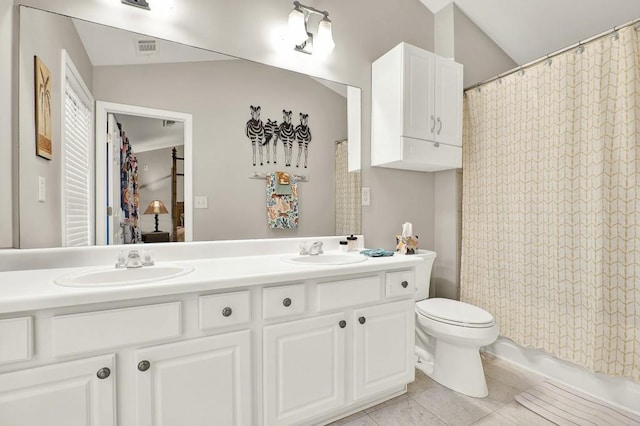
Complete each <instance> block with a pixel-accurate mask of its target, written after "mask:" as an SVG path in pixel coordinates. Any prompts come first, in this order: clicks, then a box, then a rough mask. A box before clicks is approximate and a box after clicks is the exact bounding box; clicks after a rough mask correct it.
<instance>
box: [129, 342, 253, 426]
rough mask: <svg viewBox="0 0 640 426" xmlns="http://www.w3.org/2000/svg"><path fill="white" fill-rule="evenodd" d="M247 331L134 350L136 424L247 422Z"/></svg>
mask: <svg viewBox="0 0 640 426" xmlns="http://www.w3.org/2000/svg"><path fill="white" fill-rule="evenodd" d="M250 339H251V333H250V331H249V330H245V331H240V332H236V333H227V334H222V335H219V336H211V337H203V338H199V339H194V340H187V341H184V342H178V343H172V344H166V345H160V346H154V347H151V348H145V349H141V350H138V351H136V353H135V357H134V358H135V363H136V365H137V371H136V393H137V407H136V409H137V418H138V423H137V424H138V425H139V426H147V425H148V426H152V425H181V424H183V425H207V424H212V420H213V419H215V423H216V424H220V425H229V426H231V425H233V426H250V425H251V424H252V422H251V412H252V408H251V407H252V405H251V340H250Z"/></svg>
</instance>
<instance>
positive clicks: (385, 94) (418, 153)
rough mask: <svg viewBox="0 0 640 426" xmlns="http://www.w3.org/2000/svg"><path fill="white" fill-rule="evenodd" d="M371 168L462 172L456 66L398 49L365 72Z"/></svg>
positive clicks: (401, 46) (459, 78) (459, 68)
mask: <svg viewBox="0 0 640 426" xmlns="http://www.w3.org/2000/svg"><path fill="white" fill-rule="evenodd" d="M371 73H372V75H371V78H372V81H371V84H372V104H371V164H372V165H373V166H380V167H391V168H398V169H407V170H420V171H438V170H447V169H455V168H460V167H462V148H461V147H462V95H463V69H462V65H461V64H458V63H456V62H455V61H453V60H451V59H445V58H442V57H440V56H437V55H435V54H433V53H431V52H428V51H426V50H423V49H420V48H418V47H415V46H412V45H410V44H407V43H400V44H399V45H398V46H396V47H395V48H393V49H392V50H390V51H389V52H387V53H386V54H385V55H383V56H382V57H380V58H379V59H377V60H376V61H375V62H374V63H373V64H372V67H371Z"/></svg>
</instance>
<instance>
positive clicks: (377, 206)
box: [0, 0, 433, 248]
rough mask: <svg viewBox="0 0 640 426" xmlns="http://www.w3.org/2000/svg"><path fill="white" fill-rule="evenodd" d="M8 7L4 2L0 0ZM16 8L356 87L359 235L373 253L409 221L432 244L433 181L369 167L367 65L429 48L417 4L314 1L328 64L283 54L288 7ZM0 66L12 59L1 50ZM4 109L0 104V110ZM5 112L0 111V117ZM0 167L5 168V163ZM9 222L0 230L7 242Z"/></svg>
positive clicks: (267, 0) (38, 0)
mask: <svg viewBox="0 0 640 426" xmlns="http://www.w3.org/2000/svg"><path fill="white" fill-rule="evenodd" d="M0 1H6V0H0ZM22 3H24V4H28V5H32V6H34V7H39V8H43V9H46V10H51V11H55V12H59V13H63V14H67V15H71V16H77V17H81V18H84V19H88V20H91V21H95V22H100V23H104V24H108V25H112V26H114V27H119V28H124V29H132V30H136V31H138V32H141V33H146V34H151V35H153V36H156V37H162V38H168V39H172V40H176V41H180V42H183V43H186V44H190V45H195V46H199V47H203V48H208V49H212V50H217V51H221V52H223V53H227V54H230V55H235V56H239V57H244V58H248V59H251V60H254V61H258V62H263V63H267V64H271V65H275V66H280V67H283V68H288V69H292V70H296V71H301V72H305V73H308V74H311V75H314V76H317V77H323V78H327V79H329V80H335V81H340V82H343V83H347V84H351V85H353V86H357V87H360V88H362V142H363V149H362V160H363V165H364V169H363V172H362V181H363V186H368V187H370V188H371V206H370V207H364V208H363V233H364V234H366V237H367V243H368V245H370V246H372V247H376V246H381V247H393V245H394V243H395V241H394V235H395V234H396V233H398V232H399V231H400V225H401V224H402V223H403V222H405V221H407V220H410V221H412V222H413V223H414V229H415V232H416V233H417V234H418V235H419V236H420V241H421V243H422V246H423V247H427V248H429V247H432V245H433V176H432V175H431V174H427V173H419V172H405V171H398V170H387V169H372V168H370V167H368V166H367V165H368V164H370V150H369V144H370V128H371V120H370V117H371V62H372V61H373V60H375V59H376V58H378V57H380V56H381V55H382V54H383V53H385V52H386V51H388V50H389V49H391V48H392V47H393V46H395V45H396V44H398V43H399V42H400V41H407V42H409V43H411V44H414V45H417V46H419V47H422V48H425V49H428V50H433V15H432V14H431V12H429V11H428V10H427V9H426V8H425V7H424V6H423V5H422V4H421V3H420V2H419V1H417V0H397V1H393V2H389V1H386V0H375V1H371V0H351V1H348V2H339V3H336V2H333V1H329V0H322V1H317V2H315V4H314V7H317V8H319V9H326V10H328V11H329V13H330V17H331V19H332V21H333V29H334V40H335V42H336V48H335V50H334V52H333V53H332V54H331V55H330V56H329V57H328V58H326V59H321V58H318V57H314V56H308V55H303V54H298V53H296V52H293V51H292V50H290V49H288V48H287V49H284V48H282V42H281V38H282V37H281V36H282V34H283V33H284V30H285V27H286V22H287V16H288V14H289V12H290V11H291V8H292V4H291V2H282V1H277V0H261V1H258V0H251V1H238V2H230V1H228V0H211V1H208V2H202V1H198V0H184V1H176V2H173V3H174V10H173V11H171V12H169V13H168V12H166V10H163V7H162V5H160V4H159V5H154V7H153V8H152V10H151V11H145V10H142V9H136V8H133V7H128V6H125V5H122V4H121V3H120V2H117V1H113V2H112V1H110V2H104V1H103V0H23V1H22ZM0 46H3V47H2V48H3V50H2V52H1V53H2V57H0V63H5V62H9V61H10V60H11V59H10V58H11V55H10V50H9V46H8V45H6V46H5V45H4V42H3V44H2V45H0ZM0 105H2V104H0ZM8 110H9V108H8V105H4V106H3V107H2V110H0V115H2V114H4V113H6V112H7V111H8ZM3 158H4V159H3V160H1V161H3V162H4V163H2V164H0V166H2V167H0V169H2V168H4V167H8V165H9V160H8V158H9V157H3ZM8 223H9V222H8V221H5V222H2V223H1V224H0V226H1V228H0V234H2V236H4V240H7V239H8V238H9V237H8V235H10V233H11V227H10V225H8Z"/></svg>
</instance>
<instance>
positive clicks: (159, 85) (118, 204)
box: [19, 6, 360, 248]
mask: <svg viewBox="0 0 640 426" xmlns="http://www.w3.org/2000/svg"><path fill="white" fill-rule="evenodd" d="M36 28H37V31H36V30H35V29H36ZM42 34H46V35H47V36H46V39H45V38H43V37H42V36H41V35H42ZM63 51H64V52H65V53H64V54H63V53H62V52H63ZM65 55H66V57H68V58H69V60H68V61H65V60H64V58H65ZM34 57H38V58H39V59H40V60H41V61H42V62H43V63H45V64H46V65H47V66H48V68H49V70H50V72H51V81H52V90H51V93H52V95H51V120H52V125H51V127H52V155H51V157H52V158H51V159H50V160H47V159H44V158H42V157H38V156H37V155H36V154H35V137H36V133H35V129H34V122H35V117H34V107H33V104H34V102H33V100H34V97H35V94H34V90H35V89H34ZM67 62H68V63H71V65H69V64H68V63H67ZM65 69H70V71H67V72H65V71H64V70H65ZM63 76H66V77H63ZM74 76H77V77H74ZM74 78H76V79H78V80H81V82H80V83H78V86H79V87H80V88H81V89H80V90H79V91H80V92H82V91H83V90H82V88H84V90H85V91H86V92H87V93H86V96H85V97H86V98H87V99H88V100H86V101H85V102H84V103H85V104H86V105H87V107H88V108H90V110H91V111H92V112H91V113H90V114H92V118H93V116H95V121H92V122H91V123H89V124H90V128H91V131H90V132H89V135H90V136H91V135H93V129H94V128H95V129H96V130H97V131H96V132H95V138H91V143H90V145H91V146H90V149H88V153H87V155H88V158H89V160H87V163H88V164H89V169H90V170H89V171H88V172H87V173H88V177H87V179H86V180H87V187H88V188H90V191H89V194H88V195H87V196H86V197H85V198H86V199H87V200H88V201H87V205H82V206H80V207H79V208H78V209H80V210H82V215H80V216H82V217H83V219H82V221H80V222H81V223H82V226H84V227H85V228H82V229H87V231H86V234H87V235H86V237H84V233H85V231H84V230H83V231H81V233H82V235H83V243H82V244H84V243H86V242H88V243H95V242H98V243H127V242H135V241H138V240H140V241H142V242H145V240H147V241H146V242H152V241H150V240H162V241H167V240H168V241H189V240H196V241H203V240H228V239H247V238H283V237H305V236H314V235H343V234H351V233H360V202H359V201H360V176H359V172H348V171H347V152H348V149H347V146H348V144H349V141H348V140H347V135H348V133H349V132H348V127H349V126H357V127H358V128H359V126H360V123H359V122H357V123H356V122H349V121H348V119H347V92H348V91H347V89H349V92H353V88H347V86H344V85H341V84H337V83H333V82H327V81H323V80H320V79H316V78H312V77H309V76H306V75H302V74H298V73H294V72H290V71H286V70H283V69H279V68H275V67H270V66H266V65H262V64H258V63H254V62H250V61H246V60H241V59H237V58H231V57H228V56H224V55H220V54H217V53H214V52H209V51H205V50H202V49H196V48H192V47H189V46H184V45H180V44H177V43H172V42H169V41H165V40H158V39H154V38H151V37H148V36H144V35H140V34H136V33H132V32H127V31H123V30H117V29H113V28H110V27H106V26H103V25H99V24H95V23H90V22H86V21H81V20H76V19H72V18H69V17H65V16H61V15H56V14H53V13H49V12H44V11H40V10H37V9H32V8H28V7H24V6H22V7H21V8H20V99H19V105H20V114H19V116H20V127H19V131H20V135H19V136H20V151H19V158H20V168H19V174H20V191H19V194H20V247H21V248H31V247H52V246H60V245H72V244H68V243H67V242H66V241H68V239H65V233H66V234H68V233H69V230H73V229H76V228H74V226H76V225H75V222H70V223H71V224H70V225H69V224H67V222H69V217H72V216H73V214H72V215H70V214H69V212H70V211H71V213H74V214H75V213H76V211H75V210H74V209H75V205H71V207H69V206H70V202H69V201H68V200H69V199H71V198H72V197H70V195H69V194H72V193H73V191H71V190H69V187H68V186H65V184H64V182H65V179H64V177H65V173H66V174H67V175H69V165H68V164H69V163H68V162H66V160H65V157H64V155H65V154H68V152H69V151H71V148H69V145H68V143H67V141H68V135H69V130H68V129H67V130H65V125H64V123H63V120H64V119H65V117H67V121H69V119H68V114H66V113H65V110H64V102H63V100H64V99H66V98H68V97H69V95H68V93H67V86H68V85H69V84H66V83H64V82H65V81H67V80H69V81H73V80H74ZM358 101H359V98H358ZM95 102H97V105H98V106H99V105H100V104H101V103H106V104H107V105H110V104H118V105H127V106H131V107H132V108H134V109H135V108H139V109H141V110H145V111H147V110H153V111H156V110H158V111H176V112H179V114H180V117H188V119H184V120H183V119H182V118H180V117H179V118H178V119H176V120H171V119H166V118H159V117H158V116H157V115H153V114H140V115H138V114H135V113H132V114H130V113H126V114H123V113H122V111H120V112H115V113H114V112H113V111H109V109H108V108H107V109H106V110H105V109H101V108H100V107H98V108H96V103H95ZM93 111H96V112H93ZM103 113H104V114H103ZM109 113H111V114H112V117H111V118H110V117H109V116H108V114H109ZM103 115H104V117H103ZM109 120H112V121H113V123H112V125H111V127H109V126H108V124H107V125H105V126H103V125H102V124H100V123H101V121H102V122H105V123H106V122H108V121H109ZM189 121H190V126H191V128H190V130H185V128H184V127H181V126H183V123H184V122H189ZM118 122H119V123H120V127H119V128H118ZM163 122H164V127H162V126H163ZM168 122H173V124H169V123H168ZM114 126H116V128H118V132H117V133H119V132H120V131H123V132H124V134H125V137H126V138H127V139H128V141H129V142H130V147H131V150H132V152H133V153H134V154H135V159H136V162H137V175H136V176H133V175H131V176H129V175H127V176H125V174H124V173H121V172H123V164H125V165H126V163H122V160H121V158H119V157H120V154H121V147H120V148H118V149H115V148H113V145H111V148H109V143H111V144H113V140H110V138H112V137H113V136H111V135H112V134H113V129H114ZM120 128H121V129H120ZM156 128H158V129H162V130H159V133H158V132H155V130H153V131H152V129H156ZM65 131H66V133H65ZM169 132H174V133H178V134H182V135H187V134H190V141H189V142H187V141H182V140H178V139H171V138H170V137H169V136H168V134H169ZM65 135H66V136H65ZM358 143H359V141H358ZM145 144H150V145H146V147H145ZM189 144H190V146H189ZM149 147H151V148H149ZM174 147H175V148H176V152H177V153H176V157H178V158H184V161H183V165H182V166H181V165H180V162H181V161H180V160H178V164H177V166H176V168H175V174H176V176H175V177H174V176H173V174H174V171H172V167H173V166H172V164H171V161H172V156H171V154H170V153H171V152H172V149H173V148H174ZM114 152H116V153H115V154H114ZM96 158H97V159H98V160H97V161H96ZM167 162H168V164H167ZM254 162H255V165H254ZM105 164H106V166H105ZM181 167H182V168H181ZM125 169H126V167H125ZM185 169H190V170H185ZM116 170H117V171H118V173H116ZM187 172H190V173H187ZM181 174H185V176H180V175H181ZM40 178H42V179H43V180H44V181H45V182H46V197H45V200H44V201H42V200H41V197H40V193H39V192H41V191H40V180H41V179H40ZM174 180H175V181H176V185H175V191H174V190H173V189H172V188H173V186H172V185H173V184H172V182H173V181H174ZM134 182H137V187H134V186H135V185H134V184H133V183H134ZM136 190H137V193H136ZM127 191H129V193H128V194H127V193H126V192H127ZM173 192H175V194H173ZM125 195H126V196H125ZM136 195H137V196H136ZM174 195H175V196H174ZM156 201H160V202H162V205H164V207H165V210H166V211H167V213H164V210H163V209H162V208H160V207H159V204H158V203H156ZM125 207H126V209H125ZM94 210H95V211H94ZM133 212H135V213H136V215H132V213H133ZM145 212H149V213H147V214H145ZM156 212H158V213H156ZM156 214H157V223H158V226H157V231H156ZM85 217H86V219H84V218H85ZM40 218H47V220H42V219H40ZM85 222H86V224H85ZM160 234H162V235H160ZM101 236H102V237H101Z"/></svg>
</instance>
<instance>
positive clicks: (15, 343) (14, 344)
mask: <svg viewBox="0 0 640 426" xmlns="http://www.w3.org/2000/svg"><path fill="white" fill-rule="evenodd" d="M32 355H33V320H32V318H31V317H21V318H9V319H4V320H0V364H6V363H9V362H16V361H26V360H29V359H31V356H32Z"/></svg>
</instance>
